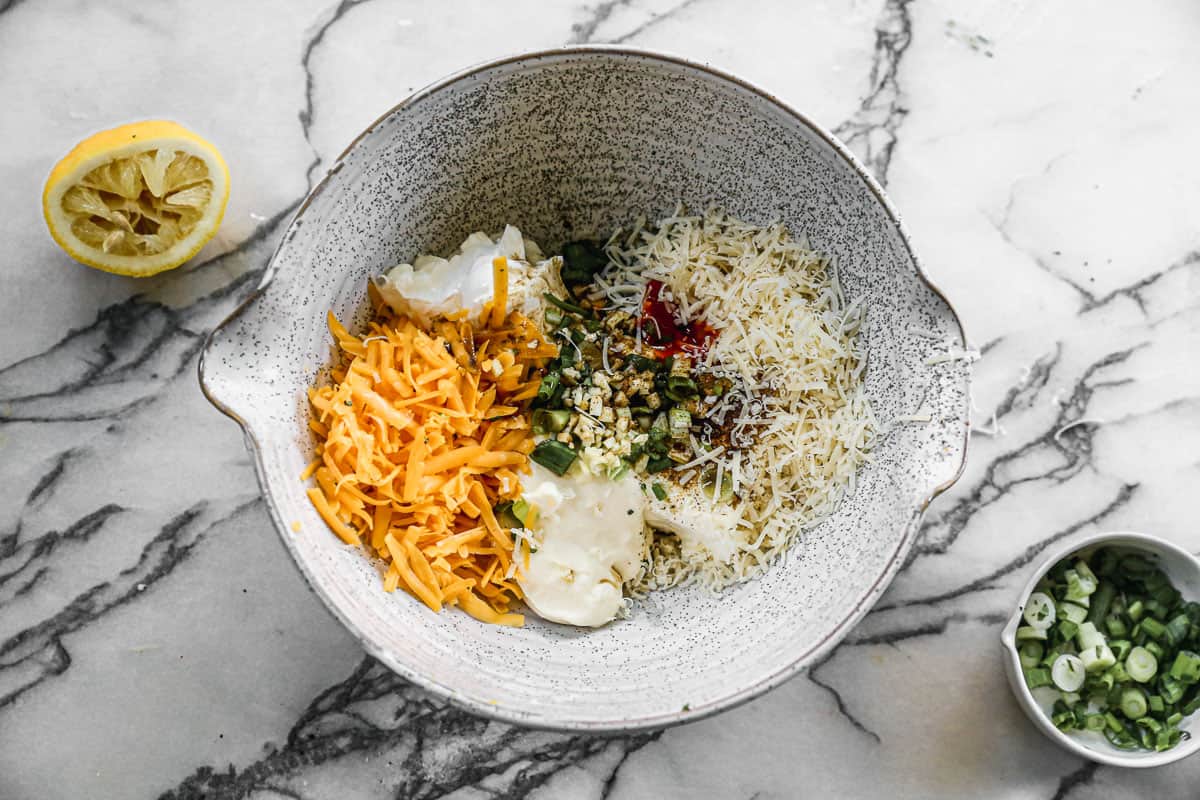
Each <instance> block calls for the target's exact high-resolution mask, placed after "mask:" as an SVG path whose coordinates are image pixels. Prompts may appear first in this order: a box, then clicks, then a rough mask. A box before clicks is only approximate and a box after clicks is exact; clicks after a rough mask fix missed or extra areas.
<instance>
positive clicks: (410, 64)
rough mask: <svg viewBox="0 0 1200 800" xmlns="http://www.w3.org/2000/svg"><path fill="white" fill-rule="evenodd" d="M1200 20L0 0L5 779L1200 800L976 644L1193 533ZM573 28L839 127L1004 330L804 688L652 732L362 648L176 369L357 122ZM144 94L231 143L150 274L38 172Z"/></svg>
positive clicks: (989, 320) (134, 114)
mask: <svg viewBox="0 0 1200 800" xmlns="http://www.w3.org/2000/svg"><path fill="white" fill-rule="evenodd" d="M1198 25H1200V6H1197V5H1196V4H1195V2H1192V0H1175V2H1165V1H1164V2H1158V3H1154V4H1148V5H1146V6H1144V7H1142V6H1138V7H1137V8H1136V9H1135V7H1133V6H1130V5H1129V4H1128V3H1117V2H1085V1H1084V0H1075V1H1074V2H1070V1H1068V2H1058V3H1048V2H1033V1H1032V0H1017V1H1016V2H1012V1H1011V0H1010V1H1008V2H1003V1H1001V0H991V1H989V0H970V1H969V2H967V1H966V0H955V1H954V2H951V0H887V1H886V2H882V1H881V0H829V1H828V2H797V3H784V2H771V0H736V2H735V1H734V0H682V2H680V0H617V1H616V2H613V1H612V0H604V1H603V2H599V3H595V4H593V5H581V4H577V3H559V2H555V3H541V2H534V1H533V0H527V1H526V2H523V3H512V2H499V1H498V0H494V1H493V2H485V1H484V0H477V2H470V3H451V2H437V1H436V0H429V1H428V2H396V1H395V0H343V1H342V2H340V3H332V2H323V1H321V0H313V1H311V2H283V0H277V2H274V3H267V2H263V3H254V4H250V3H238V2H232V0H227V1H226V2H222V3H159V2H154V3H145V2H144V3H140V4H134V3H130V2H120V1H115V2H104V3H99V2H96V3H85V2H73V3H69V2H64V1H62V0H37V2H34V1H33V0H25V1H24V2H23V1H22V0H0V101H2V108H3V109H4V110H3V112H2V113H0V142H2V143H3V145H4V147H3V156H0V185H3V186H4V192H3V193H2V194H0V241H2V242H3V243H4V247H3V250H2V252H3V255H2V256H0V278H2V281H3V282H2V283H0V287H2V288H0V313H2V317H0V318H2V319H3V321H4V322H3V326H4V327H3V331H4V336H3V338H2V339H0V479H2V482H3V485H4V486H5V487H6V489H7V492H6V494H7V497H8V500H9V502H7V503H5V504H4V505H3V507H2V508H0V798H4V800H26V799H27V798H30V799H33V798H36V799H37V800H43V799H44V800H53V799H54V798H85V797H86V798H143V797H159V796H163V797H171V798H195V797H212V798H255V799H256V800H266V799H267V798H302V799H303V800H319V799H321V798H331V799H333V798H336V799H337V800H344V799H346V798H359V797H363V798H368V797H369V798H384V797H390V798H408V797H413V798H438V797H455V798H516V797H523V796H530V797H536V798H599V797H607V798H620V799H621V800H636V799H640V798H694V797H715V798H735V799H737V800H745V799H746V798H764V799H765V798H793V797H821V798H824V797H856V796H868V795H870V796H879V795H880V794H884V795H885V796H889V797H893V798H959V797H968V796H970V797H983V798H1046V800H1049V799H1050V798H1064V797H1068V796H1069V797H1099V798H1124V797H1129V798H1133V797H1140V796H1146V797H1155V798H1183V797H1194V796H1196V793H1197V789H1196V786H1197V785H1198V782H1200V760H1196V759H1193V761H1192V762H1191V763H1187V762H1185V763H1180V764H1177V765H1174V766H1172V767H1168V768H1164V769H1159V770H1154V771H1149V772H1126V771H1120V770H1116V769H1113V768H1099V769H1097V768H1096V767H1095V766H1094V765H1089V764H1086V763H1083V762H1081V761H1079V760H1078V759H1075V758H1073V757H1071V756H1069V755H1067V754H1065V753H1063V752H1060V751H1058V750H1057V749H1055V748H1054V747H1053V746H1052V745H1050V744H1049V743H1048V742H1047V741H1045V740H1043V739H1042V738H1041V736H1040V734H1038V733H1037V732H1036V731H1035V729H1034V728H1033V727H1032V726H1031V725H1030V724H1029V723H1028V722H1027V721H1026V720H1025V719H1024V718H1023V717H1022V716H1021V714H1020V712H1019V711H1018V709H1017V706H1016V705H1015V703H1014V702H1013V701H1012V699H1011V697H1010V696H1009V693H1008V689H1007V687H1006V686H1005V683H1004V678H1003V674H1002V669H1001V664H1000V660H999V648H998V644H997V639H996V636H997V632H998V628H999V624H1000V620H1001V618H1002V617H1003V616H1004V615H1005V614H1006V613H1007V611H1008V610H1009V608H1010V607H1011V605H1012V604H1013V603H1014V602H1015V599H1016V598H1015V593H1016V591H1017V588H1018V586H1019V585H1020V584H1021V583H1022V582H1023V581H1024V579H1025V577H1026V575H1027V573H1028V571H1029V569H1030V563H1031V561H1033V560H1036V559H1037V557H1038V553H1039V552H1040V550H1041V549H1042V548H1043V547H1045V546H1046V544H1047V543H1048V542H1050V541H1053V540H1055V539H1057V538H1059V537H1063V536H1066V535H1070V534H1071V533H1073V532H1077V531H1078V532H1085V531H1092V530H1097V529H1104V528H1138V529H1142V530H1146V531H1150V532H1154V533H1158V534H1161V535H1164V536H1167V537H1169V538H1171V539H1173V540H1175V541H1177V542H1180V543H1182V544H1184V545H1185V546H1186V547H1188V548H1189V549H1192V550H1197V549H1200V531H1197V529H1196V522H1195V514H1194V512H1195V510H1196V508H1197V506H1196V498H1197V496H1198V495H1200V456H1197V453H1198V452H1200V402H1198V401H1200V369H1198V368H1197V366H1196V362H1195V354H1196V353H1197V352H1200V309H1198V306H1197V297H1198V293H1200V284H1198V279H1197V275H1198V274H1200V226H1198V225H1197V224H1196V223H1197V219H1198V216H1197V211H1196V209H1198V208H1200V168H1198V167H1197V162H1196V158H1195V141H1196V131H1197V129H1198V128H1200V105H1198V104H1197V98H1198V95H1197V90H1196V77H1197V75H1200V49H1197V48H1196V46H1195V40H1196V37H1195V32H1196V30H1197V26H1198ZM578 41H608V42H611V41H616V42H626V43H629V44H631V45H638V46H643V47H647V48H656V49H664V50H668V51H672V52H675V53H679V54H682V55H685V56H688V57H691V58H694V59H697V60H701V61H706V62H709V63H712V64H714V65H716V66H719V67H722V68H725V69H728V70H731V71H733V72H736V73H738V74H740V75H742V76H744V77H746V78H748V79H750V80H752V81H755V82H757V83H759V84H761V85H762V86H764V87H766V88H767V89H769V90H771V91H773V92H775V93H777V94H778V95H779V96H781V97H782V98H783V99H784V100H786V101H788V102H790V103H792V104H793V105H795V106H796V107H798V108H800V109H802V110H804V111H805V112H807V113H809V114H810V115H811V116H813V117H814V118H815V119H817V120H818V121H820V122H821V123H823V124H825V125H826V126H828V127H830V128H833V129H835V130H836V131H837V132H838V133H839V134H840V135H841V136H842V137H843V138H845V139H847V140H848V141H849V142H850V143H851V144H852V146H853V147H854V148H855V149H856V150H857V152H859V153H860V154H861V155H862V156H863V157H864V158H865V159H866V160H867V162H868V164H869V165H870V166H871V168H872V169H873V170H874V171H875V172H876V174H877V175H878V176H879V177H880V179H881V180H883V181H885V182H886V184H887V186H888V189H889V191H890V193H891V194H892V197H893V199H894V200H895V202H896V203H897V204H898V205H899V207H900V208H901V209H902V210H903V212H904V213H905V215H906V217H907V221H908V223H909V225H910V227H911V229H912V231H913V234H914V236H915V239H916V242H917V245H918V247H919V251H920V254H921V255H922V256H923V258H924V261H925V263H926V265H927V267H928V270H929V272H930V273H931V274H932V275H933V277H934V279H935V280H936V281H937V282H938V283H939V284H940V285H941V286H942V287H943V288H944V289H945V291H946V292H947V294H948V295H949V297H950V298H951V299H952V300H953V301H954V302H955V303H956V305H957V307H958V309H959V311H960V313H961V314H962V316H963V319H964V322H965V324H966V327H967V332H968V335H969V336H970V337H971V339H972V340H973V341H974V342H975V343H977V344H978V345H979V346H981V347H982V349H983V351H984V357H983V359H982V361H981V362H979V364H978V365H977V372H976V375H977V378H976V386H975V402H976V403H977V405H978V414H977V423H978V427H977V429H976V432H975V434H974V435H973V438H972V443H971V445H972V450H971V454H970V459H969V464H968V466H967V470H966V473H965V474H964V476H963V478H962V480H961V481H960V483H959V484H958V486H957V487H956V488H954V489H953V490H952V491H951V492H950V493H949V494H948V495H946V496H944V497H942V498H941V499H939V500H938V501H937V502H936V503H935V504H934V506H933V508H932V509H931V511H930V514H929V516H928V518H927V522H926V525H925V527H924V531H923V534H922V538H921V540H920V542H919V543H918V545H917V547H916V549H915V551H914V555H913V557H912V559H911V563H910V564H909V565H908V567H907V568H906V569H905V570H904V572H903V573H902V574H901V575H900V577H899V578H898V579H897V580H896V582H895V584H894V585H893V586H892V588H891V590H890V591H889V592H888V593H887V595H886V596H885V597H884V598H883V600H882V602H881V603H880V605H879V606H878V608H877V609H876V610H875V611H874V612H873V613H872V614H871V615H870V616H869V617H868V618H867V619H866V620H865V622H864V623H863V624H862V625H861V626H860V627H859V628H858V629H857V630H855V631H854V632H853V633H852V634H851V635H850V637H849V639H848V640H847V641H846V642H845V643H844V644H843V645H842V646H841V647H840V648H839V649H838V650H837V651H836V652H835V653H834V654H833V655H832V656H831V657H830V658H829V659H828V660H827V661H826V662H824V663H822V664H821V665H819V666H818V667H816V668H814V669H813V670H812V671H811V672H810V673H809V674H808V675H807V676H803V677H800V678H797V679H795V680H793V681H792V682H790V683H789V684H787V685H785V686H784V687H782V688H780V689H778V690H776V691H774V692H772V693H771V694H769V695H768V696H766V697H764V698H762V699H760V700H758V701H757V702H754V703H751V704H749V705H748V706H745V707H743V708H740V709H738V710H735V711H733V712H730V713H728V714H725V715H723V716H720V717H718V718H715V719H711V720H707V721H704V722H700V723H697V724H694V725H691V726H688V727H685V728H681V729H676V730H671V731H668V732H666V733H662V734H655V735H646V736H639V737H635V738H632V739H590V738H585V737H568V736H561V735H555V734H548V733H537V732H528V731H523V730H514V729H509V728H505V727H503V726H501V725H497V724H494V723H487V722H483V721H480V720H476V719H473V718H471V717H468V716H466V715H464V714H462V713H460V712H456V711H452V710H449V709H447V708H445V707H443V706H442V705H441V704H439V703H437V702H434V701H432V700H430V699H429V698H427V697H425V696H423V695H421V694H420V693H419V692H417V691H415V690H413V689H411V688H410V687H408V686H406V685H405V684H404V683H403V682H402V681H400V680H399V679H397V678H395V677H393V676H392V675H390V674H388V673H386V672H385V671H384V670H382V669H381V668H380V667H378V666H377V665H375V664H374V663H373V662H372V661H371V660H370V659H369V658H366V657H365V656H364V655H363V653H362V651H361V650H360V649H359V648H358V647H357V646H356V645H355V643H354V642H353V641H352V640H351V638H350V637H349V636H348V635H347V634H346V633H344V632H343V631H342V629H341V628H340V627H339V626H338V625H337V623H336V622H334V620H333V619H332V618H331V617H330V616H329V615H328V614H327V613H326V612H325V611H324V610H323V608H322V607H321V606H320V604H319V603H318V602H317V601H316V600H315V598H314V597H313V596H312V595H311V594H310V593H309V592H308V590H307V589H306V588H305V586H304V584H303V582H302V581H301V579H300V577H299V575H298V574H297V572H296V570H295V569H294V568H293V566H292V564H291V563H290V561H289V560H288V558H287V556H286V555H285V553H284V550H283V549H282V547H281V546H280V544H279V542H278V541H277V538H276V535H275V533H274V532H273V531H272V530H271V529H270V525H269V523H268V520H267V516H266V513H265V512H264V509H263V506H262V503H261V501H260V500H259V499H258V492H257V488H256V486H255V483H254V477H253V475H252V472H251V468H250V463H249V460H248V457H247V454H246V452H245V450H244V448H243V447H242V442H241V439H240V436H239V434H238V431H237V429H236V427H235V426H234V425H233V423H231V422H229V421H228V420H227V419H225V418H223V417H221V416H220V415H219V414H218V413H217V412H216V411H214V410H213V409H211V408H210V407H209V406H208V404H207V403H206V402H205V401H204V399H203V398H202V397H201V395H200V392H199V390H198V388H197V384H196V379H195V362H196V354H197V349H198V348H199V346H200V344H201V342H202V338H203V336H204V334H205V332H206V331H207V330H209V329H210V328H211V327H212V326H213V325H214V324H215V323H216V322H217V321H219V320H220V319H221V318H222V317H223V316H224V315H225V314H226V313H227V312H228V311H229V310H230V309H231V308H232V306H233V305H235V304H236V302H237V301H238V299H239V298H240V297H242V296H244V295H245V294H246V292H247V291H248V290H249V288H250V286H252V285H253V283H254V282H255V280H256V278H257V275H258V273H259V271H260V270H261V269H262V268H263V265H264V263H265V260H266V258H267V256H268V254H269V252H270V250H271V249H272V247H273V245H274V243H275V241H276V239H277V238H278V236H279V235H280V233H281V222H282V221H283V220H285V219H286V217H287V216H288V215H289V213H290V210H291V209H293V208H294V207H295V205H296V204H297V203H298V202H299V200H300V199H301V198H302V197H303V195H304V193H305V191H306V189H307V187H308V186H309V185H311V183H312V182H313V180H314V179H315V178H317V177H318V176H319V175H321V174H322V172H323V169H324V168H325V167H326V166H327V165H328V164H329V162H330V160H331V159H332V158H334V157H336V155H337V154H338V153H339V152H340V151H341V149H342V147H343V146H344V145H345V144H346V143H347V142H348V141H349V140H350V139H351V138H352V137H353V136H354V135H355V134H356V133H357V132H358V131H359V130H360V129H362V128H363V127H364V126H365V125H366V124H367V123H369V122H370V121H371V120H373V119H374V118H375V117H376V116H378V115H379V114H380V113H381V112H382V111H383V110H385V109H386V108H388V107H389V106H391V105H392V104H394V103H395V102H397V101H398V100H399V99H401V98H402V97H403V96H405V95H406V94H407V93H409V91H411V90H412V89H414V88H416V87H419V86H421V85H423V84H425V83H427V82H429V81H431V80H433V79H436V78H438V77H440V76H441V75H443V74H445V73H447V72H449V71H452V70H455V69H458V68H460V67H463V66H466V65H468V64H471V63H473V62H476V61H479V60H483V59H485V58H490V57H493V56H499V55H503V54H508V53H511V52H515V51H519V50H527V49H536V48H543V47H554V46H558V45H562V44H565V43H568V42H578ZM147 116H164V117H168V118H176V119H179V120H180V121H183V122H185V123H186V124H188V125H191V126H193V127H195V128H196V129H198V130H200V131H201V132H203V133H205V134H207V135H208V136H209V137H210V138H211V139H212V140H213V141H215V142H216V143H217V144H218V145H219V146H220V147H221V148H222V150H223V151H224V152H225V154H226V156H227V158H228V160H229V163H230V167H231V169H232V171H233V176H234V182H235V183H234V194H233V198H232V201H231V203H230V206H229V212H228V215H227V217H226V221H225V225H224V227H223V229H222V232H221V234H220V236H219V238H218V240H217V241H216V243H215V244H214V245H213V246H210V247H209V248H208V249H207V250H206V252H205V253H204V254H203V255H202V257H201V258H200V259H199V260H198V261H197V262H196V263H195V264H194V265H193V266H191V267H189V268H187V269H185V270H182V271H178V272H175V273H171V274H168V275H165V276H162V277H159V278H155V279H151V280H147V281H133V280H128V279H123V278H116V277H112V276H108V275H103V274H100V273H97V272H93V271H91V270H87V269H85V268H82V267H79V266H78V265H75V264H74V263H72V262H71V261H69V260H68V259H67V258H66V257H65V256H64V255H62V254H61V253H60V252H58V251H57V249H56V248H55V247H54V245H53V244H52V243H51V241H50V239H49V237H48V236H47V235H46V232H45V229H44V226H43V225H42V222H41V219H40V212H39V203H38V200H39V195H40V190H41V183H42V180H43V178H44V176H45V173H46V171H47V169H48V168H49V166H50V164H52V163H53V161H54V160H55V159H56V158H57V157H58V156H59V155H61V154H62V153H63V152H64V151H65V150H66V149H68V148H69V147H70V146H71V145H72V144H73V143H74V142H75V141H76V140H78V139H79V138H81V137H82V136H83V135H85V134H87V133H89V132H91V131H92V130H94V129H97V128H101V127H107V126H109V125H111V124H114V123H117V122H120V121H125V120H128V119H132V118H141V117H147ZM1081 419H1086V420H1093V421H1096V422H1095V424H1087V425H1080V426H1076V427H1074V428H1072V429H1070V430H1068V431H1066V432H1064V433H1062V435H1060V436H1056V435H1055V434H1056V432H1058V431H1059V430H1060V429H1061V428H1062V427H1063V426H1064V425H1066V424H1068V423H1071V422H1074V421H1076V420H1081ZM986 431H991V433H986Z"/></svg>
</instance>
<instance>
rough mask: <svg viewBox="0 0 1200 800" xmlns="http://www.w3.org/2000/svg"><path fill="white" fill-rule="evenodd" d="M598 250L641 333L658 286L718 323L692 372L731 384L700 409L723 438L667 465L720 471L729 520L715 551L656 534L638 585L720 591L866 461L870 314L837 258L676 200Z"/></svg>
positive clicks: (766, 560) (759, 566)
mask: <svg viewBox="0 0 1200 800" xmlns="http://www.w3.org/2000/svg"><path fill="white" fill-rule="evenodd" d="M606 250H607V253H608V256H609V259H610V262H611V263H610V265H609V267H608V268H607V269H606V270H605V271H604V273H603V274H602V275H601V276H600V279H599V281H598V282H597V286H598V287H599V293H600V294H601V295H602V296H603V297H604V298H605V299H606V300H607V301H609V302H611V303H613V305H614V307H615V308H619V309H621V310H623V311H626V312H628V313H630V314H631V315H634V316H636V317H637V318H638V322H639V324H638V326H637V330H638V333H639V334H640V331H641V298H642V287H644V286H645V285H646V282H647V281H648V280H651V279H654V280H658V281H661V282H662V283H663V296H664V297H669V298H672V300H673V305H674V306H675V308H676V309H678V312H679V314H680V316H681V317H682V318H683V319H685V320H696V319H703V320H704V321H705V322H706V323H707V324H709V325H711V326H713V327H714V328H715V329H717V330H718V331H720V333H719V335H718V336H717V339H716V340H715V341H714V342H713V344H712V346H711V347H710V348H709V351H708V355H707V357H706V358H705V360H704V363H702V364H699V365H697V369H699V370H700V371H704V372H710V373H712V374H714V375H718V376H721V377H726V378H729V379H731V380H732V381H733V382H734V388H733V390H731V391H729V392H726V393H725V394H724V395H723V396H722V397H721V398H720V399H719V402H718V403H717V405H716V406H715V407H714V408H713V409H712V411H711V412H710V414H709V418H710V419H711V420H712V421H714V422H715V423H717V424H718V425H727V426H728V427H729V433H730V436H729V446H728V447H726V446H723V445H722V446H720V447H717V448H714V449H712V450H710V451H707V452H704V451H702V449H701V448H699V447H697V446H696V445H693V450H694V451H699V452H697V457H696V458H694V459H692V460H691V461H689V462H687V463H685V464H681V465H679V466H677V467H676V471H677V472H682V473H683V474H684V475H689V476H690V475H692V474H694V472H692V471H694V470H695V469H696V467H697V466H699V465H702V464H705V465H708V466H707V467H706V468H707V469H712V468H713V467H714V466H715V472H716V484H715V485H716V486H717V487H720V486H721V480H722V479H724V477H725V476H726V475H728V476H729V478H730V480H731V481H732V483H733V485H734V486H735V495H736V497H737V499H736V500H735V502H734V504H733V506H732V509H733V511H735V512H736V517H737V520H736V525H730V526H728V527H727V528H723V529H722V534H721V535H722V536H725V537H727V540H726V541H723V542H721V543H718V544H719V545H720V546H716V547H714V546H713V545H714V543H713V541H712V540H711V538H710V539H709V541H708V542H707V547H706V548H694V547H692V546H691V545H690V543H689V542H688V541H686V537H683V538H681V539H680V540H678V541H676V540H674V539H673V538H672V537H665V538H664V537H659V541H661V542H663V544H662V545H661V547H660V548H659V552H657V553H655V558H654V559H653V560H652V563H651V564H650V566H649V568H648V569H647V570H646V574H645V575H644V576H643V580H642V582H641V585H640V587H639V589H643V590H649V589H654V588H662V587H664V586H668V585H676V584H681V583H689V582H691V581H693V580H698V581H700V582H702V583H704V584H706V585H708V586H710V587H713V588H718V589H719V588H723V587H725V586H728V585H730V584H732V583H736V582H739V581H742V580H745V579H747V578H750V577H753V576H755V575H758V574H760V573H761V572H762V571H763V570H764V569H766V568H767V566H769V565H770V564H771V563H773V562H774V561H775V560H776V559H777V558H778V557H779V556H780V555H782V554H783V553H785V552H786V551H787V550H788V548H789V547H791V545H792V544H793V543H794V542H795V541H796V539H797V538H798V537H799V536H800V535H801V533H802V532H803V531H804V530H806V529H809V528H811V527H813V526H814V525H816V524H818V523H819V522H821V521H822V520H823V519H825V518H826V517H827V516H829V514H831V513H832V512H833V511H834V510H835V508H836V507H837V504H838V503H839V502H840V500H841V498H842V496H843V495H844V494H845V493H846V492H847V491H848V490H849V488H850V487H851V486H852V482H853V476H854V472H855V470H856V469H857V468H858V467H859V466H860V465H861V464H862V463H864V462H865V461H867V460H869V454H868V451H869V450H870V447H871V445H872V443H873V441H874V438H875V435H876V427H877V426H876V424H875V419H874V416H873V414H872V413H871V409H870V406H869V404H868V403H867V400H866V397H865V395H864V394H863V389H862V374H863V369H864V365H865V358H864V355H865V354H864V351H863V349H862V343H861V341H860V337H859V332H860V330H861V329H862V327H863V325H864V322H865V317H866V315H865V310H864V309H863V307H862V306H861V305H859V304H851V305H848V304H847V303H846V301H845V299H844V298H843V296H842V291H841V286H840V284H839V283H838V281H837V272H836V268H835V265H834V264H833V263H831V262H830V260H829V259H827V258H825V257H823V256H821V255H819V254H817V253H815V252H813V251H812V250H810V249H809V248H808V245H807V242H805V241H804V240H802V239H800V240H797V239H794V238H793V237H792V236H791V235H790V233H789V232H788V230H787V229H786V228H785V227H784V226H783V225H782V224H773V225H768V226H765V227H759V226H755V225H751V224H749V223H746V222H742V221H740V220H737V219H734V218H732V217H729V216H727V215H725V214H724V213H722V212H720V211H717V210H710V211H709V212H708V213H706V214H704V215H703V216H688V215H686V214H685V213H684V210H683V209H682V208H677V209H676V211H675V213H674V214H673V215H672V216H669V217H667V218H665V219H663V220H660V221H659V223H658V224H657V225H656V226H654V227H652V228H650V227H647V226H646V225H645V222H644V221H641V220H639V222H638V223H637V224H636V225H635V226H634V228H633V229H632V230H630V231H629V232H628V234H624V233H621V232H618V233H617V234H614V235H613V236H612V237H611V238H610V239H609V242H608V244H607V247H606ZM618 287H619V289H618ZM639 346H640V341H639ZM710 462H711V463H710ZM689 491H691V489H690V488H689ZM712 496H713V497H714V498H715V497H717V496H719V492H712ZM708 504H709V500H708V498H705V505H708ZM708 535H709V536H710V537H711V535H712V533H711V531H709V532H708ZM714 551H719V552H722V553H731V554H732V555H730V556H729V557H728V558H717V557H714V556H713V555H712V553H713V552H714Z"/></svg>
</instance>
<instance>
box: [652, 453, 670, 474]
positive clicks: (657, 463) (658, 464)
mask: <svg viewBox="0 0 1200 800" xmlns="http://www.w3.org/2000/svg"><path fill="white" fill-rule="evenodd" d="M674 463H675V462H674V461H672V460H671V459H669V458H667V457H666V456H655V457H654V458H651V459H650V460H649V461H647V462H646V472H650V473H654V472H662V471H663V470H667V469H670V468H671V465H672V464H674Z"/></svg>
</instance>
